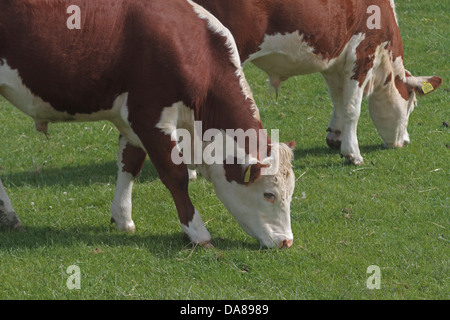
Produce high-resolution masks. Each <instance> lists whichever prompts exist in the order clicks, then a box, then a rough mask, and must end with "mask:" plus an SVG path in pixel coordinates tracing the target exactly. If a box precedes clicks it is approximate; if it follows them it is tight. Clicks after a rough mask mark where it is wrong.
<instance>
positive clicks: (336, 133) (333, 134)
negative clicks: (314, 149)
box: [327, 128, 342, 150]
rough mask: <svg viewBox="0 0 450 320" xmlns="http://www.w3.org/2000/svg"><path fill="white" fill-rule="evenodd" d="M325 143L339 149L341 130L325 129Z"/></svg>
mask: <svg viewBox="0 0 450 320" xmlns="http://www.w3.org/2000/svg"><path fill="white" fill-rule="evenodd" d="M327 132H328V134H327V145H328V146H329V147H330V148H331V149H334V150H340V149H341V144H342V131H341V130H333V129H331V128H328V129H327Z"/></svg>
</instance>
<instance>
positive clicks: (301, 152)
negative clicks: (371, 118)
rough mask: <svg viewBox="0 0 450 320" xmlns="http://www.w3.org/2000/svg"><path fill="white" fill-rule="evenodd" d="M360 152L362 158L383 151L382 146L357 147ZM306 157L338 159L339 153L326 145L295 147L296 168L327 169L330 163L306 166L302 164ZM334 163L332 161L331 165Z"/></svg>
mask: <svg viewBox="0 0 450 320" xmlns="http://www.w3.org/2000/svg"><path fill="white" fill-rule="evenodd" d="M359 149H360V151H361V155H362V156H363V157H364V156H365V155H368V154H370V153H372V152H378V151H382V150H385V148H384V147H383V145H382V144H372V145H362V146H360V147H359ZM307 157H317V158H322V157H330V158H331V157H340V151H339V150H334V149H331V148H329V147H327V146H326V145H324V146H322V147H311V148H302V147H296V148H295V150H294V162H295V164H296V165H295V166H296V167H301V168H306V167H329V166H331V163H320V164H317V165H316V164H308V165H307V166H306V165H305V164H304V159H305V158H307ZM334 163H335V162H334V161H333V164H334ZM342 164H344V160H342Z"/></svg>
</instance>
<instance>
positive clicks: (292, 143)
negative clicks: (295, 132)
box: [285, 140, 296, 150]
mask: <svg viewBox="0 0 450 320" xmlns="http://www.w3.org/2000/svg"><path fill="white" fill-rule="evenodd" d="M285 145H287V146H288V147H289V148H290V149H291V150H294V149H295V146H296V142H295V140H292V141H291V142H286V143H285Z"/></svg>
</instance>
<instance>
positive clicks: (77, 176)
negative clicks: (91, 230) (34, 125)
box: [1, 161, 158, 187]
mask: <svg viewBox="0 0 450 320" xmlns="http://www.w3.org/2000/svg"><path fill="white" fill-rule="evenodd" d="M117 171H118V169H117V164H116V163H115V162H112V161H111V162H105V163H96V164H89V165H81V166H70V165H69V166H65V167H62V168H42V169H40V170H36V171H22V172H13V173H7V174H2V175H1V178H2V182H3V183H5V185H8V184H9V183H11V184H13V185H15V186H18V187H22V186H25V185H29V186H33V187H40V186H55V185H60V186H65V185H76V186H86V185H89V184H93V183H108V182H111V181H114V183H115V181H116V179H117ZM157 179H158V172H157V171H156V169H155V167H154V166H153V164H152V163H151V162H150V161H146V162H145V165H144V168H143V170H142V172H141V175H140V176H139V180H140V181H154V180H157Z"/></svg>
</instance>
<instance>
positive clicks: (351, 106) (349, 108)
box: [341, 80, 364, 165]
mask: <svg viewBox="0 0 450 320" xmlns="http://www.w3.org/2000/svg"><path fill="white" fill-rule="evenodd" d="M363 94H364V89H363V88H361V87H360V86H359V82H358V81H355V80H347V81H345V83H344V90H343V106H344V107H343V111H344V130H343V132H342V145H341V155H342V156H343V157H345V162H346V163H349V164H354V165H360V164H363V163H364V160H363V158H362V156H361V153H360V151H359V145H358V137H357V126H358V120H359V116H360V114H361V102H362V99H363Z"/></svg>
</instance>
